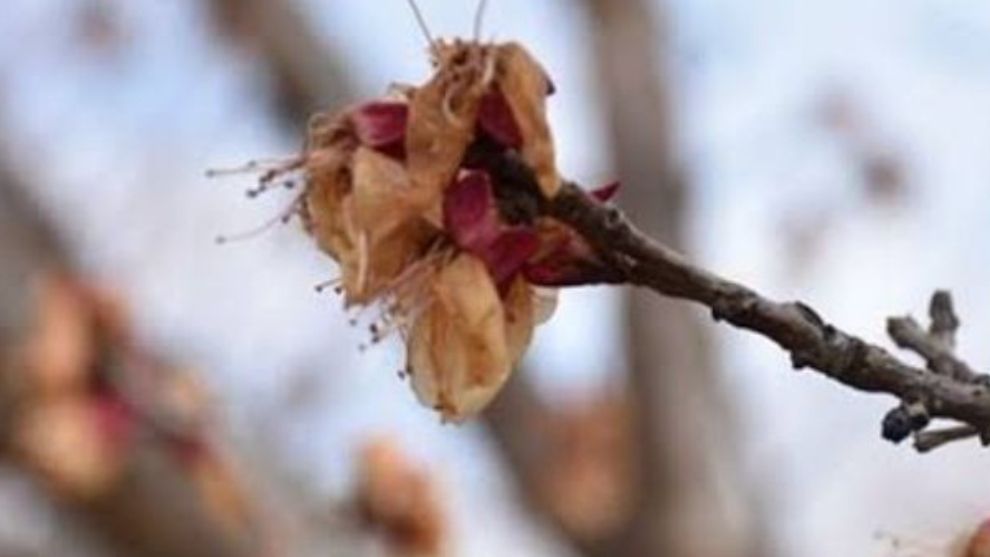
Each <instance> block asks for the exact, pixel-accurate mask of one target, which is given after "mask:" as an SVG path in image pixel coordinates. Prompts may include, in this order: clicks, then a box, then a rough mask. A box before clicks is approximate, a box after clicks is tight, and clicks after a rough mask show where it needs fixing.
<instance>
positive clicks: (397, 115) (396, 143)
mask: <svg viewBox="0 0 990 557" xmlns="http://www.w3.org/2000/svg"><path fill="white" fill-rule="evenodd" d="M350 118H351V123H352V124H353V125H354V133H355V134H356V135H357V137H358V141H360V142H361V144H362V145H365V146H368V147H372V148H374V149H378V150H380V151H382V152H383V153H385V154H388V155H392V156H396V155H399V154H403V155H404V153H405V136H406V124H407V123H408V121H409V106H408V105H407V104H406V103H402V102H391V101H375V102H370V103H366V104H363V105H361V106H359V107H357V108H356V109H354V111H353V112H351V115H350Z"/></svg>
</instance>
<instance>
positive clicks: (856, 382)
mask: <svg viewBox="0 0 990 557" xmlns="http://www.w3.org/2000/svg"><path fill="white" fill-rule="evenodd" d="M475 155H476V156H478V157H479V159H481V160H483V162H484V164H486V166H488V168H489V171H490V172H492V173H493V175H495V177H496V179H498V180H499V181H500V182H501V183H505V184H511V185H513V186H514V187H515V188H516V189H517V190H518V192H519V195H520V197H524V198H527V201H526V203H529V204H533V203H536V204H537V205H538V206H539V210H540V213H542V214H543V215H546V216H550V217H553V218H555V219H557V220H559V221H562V222H564V223H567V224H568V225H570V226H571V227H573V228H574V229H575V230H576V231H577V232H578V233H580V234H581V235H582V236H583V237H584V238H585V239H586V240H587V241H588V243H589V244H591V246H592V247H593V248H594V249H595V250H596V251H597V252H598V254H599V256H600V257H601V258H602V259H603V260H605V262H606V263H607V264H609V265H611V266H613V267H614V268H615V269H616V270H618V271H620V272H621V273H622V275H623V276H624V277H625V279H626V281H627V282H628V283H630V284H633V285H636V286H641V287H644V288H648V289H650V290H652V291H654V292H656V293H657V294H660V295H663V296H669V297H673V298H681V299H685V300H690V301H694V302H697V303H699V304H702V305H704V306H706V307H708V308H709V309H710V310H711V313H712V316H713V318H714V319H715V320H716V321H726V322H728V323H731V324H732V325H735V326H736V327H739V328H741V329H747V330H749V331H752V332H755V333H757V334H760V335H762V336H764V337H766V338H768V339H770V340H772V341H774V342H775V343H776V344H777V345H778V346H780V347H781V348H782V349H784V350H785V351H786V352H788V353H789V354H790V357H791V364H792V365H793V367H794V368H795V369H801V368H810V369H814V370H817V371H818V372H820V373H822V374H823V375H825V376H827V377H829V378H831V379H834V380H836V381H838V382H840V383H843V384H845V385H847V386H849V387H852V388H854V389H857V390H860V391H864V392H869V393H886V394H889V395H892V396H894V397H896V398H898V399H899V400H900V401H901V403H902V406H903V407H904V408H907V409H917V408H923V409H924V418H925V419H924V420H921V419H919V417H918V414H919V413H918V412H917V411H913V413H910V415H907V419H906V420H904V423H906V424H908V427H910V428H911V429H907V430H905V431H900V432H892V433H896V435H886V433H887V425H888V424H886V423H885V436H887V437H888V438H889V439H891V440H893V441H900V440H902V439H903V438H905V437H907V436H908V435H910V434H911V433H912V430H913V431H918V430H919V429H921V427H924V425H927V423H928V420H929V419H932V418H947V419H951V420H955V421H957V422H960V423H962V424H966V425H969V426H971V427H973V428H974V429H976V430H978V431H990V386H988V384H987V381H986V376H984V375H981V374H977V373H976V372H974V371H972V370H971V369H970V368H969V366H968V365H966V364H964V363H963V362H961V361H958V360H956V359H955V357H954V356H951V353H949V355H950V356H951V357H952V359H953V361H954V362H953V365H952V367H953V370H954V372H953V373H936V372H934V371H933V370H929V369H925V368H921V367H917V366H913V365H910V364H907V363H905V362H903V361H901V360H900V359H898V358H896V357H895V356H893V355H892V354H891V353H889V352H888V351H887V350H885V349H884V348H882V347H880V346H877V345H875V344H871V343H868V342H866V341H865V340H863V339H861V338H859V337H857V336H855V335H852V334H850V333H847V332H845V331H843V330H842V329H839V328H838V327H836V326H834V325H832V324H830V323H828V322H827V321H826V320H825V319H824V318H823V317H821V316H819V314H818V312H816V311H815V310H813V309H812V308H811V307H809V306H808V305H807V304H805V303H803V302H800V301H789V302H779V301H775V300H771V299H769V298H767V297H765V296H763V295H761V294H760V293H758V292H756V291H755V290H753V289H751V288H749V287H747V286H744V285H742V284H739V283H737V282H733V281H731V280H727V279H725V278H722V277H720V276H718V275H717V274H715V273H713V272H711V271H709V270H707V269H704V268H702V267H699V266H696V265H694V264H692V263H691V262H690V261H689V260H688V259H687V258H685V257H684V256H683V255H681V254H680V253H678V252H676V251H674V250H673V249H671V248H669V247H668V246H666V245H664V244H662V243H660V242H658V241H656V240H654V239H652V238H649V237H647V236H646V235H645V234H643V233H642V232H640V231H639V230H638V229H637V228H636V227H635V226H634V225H633V224H632V223H631V222H629V220H628V219H627V218H626V216H625V215H624V214H623V213H622V212H621V211H620V210H619V209H618V208H617V207H614V206H611V205H603V204H600V203H598V202H596V201H595V200H593V199H592V198H591V197H590V196H588V195H587V194H585V193H584V191H583V190H582V188H580V187H579V186H578V185H576V184H574V183H565V184H564V186H563V188H562V189H561V191H560V192H558V193H557V195H556V196H555V197H554V198H553V199H550V200H546V199H543V198H542V197H540V196H539V193H538V191H539V190H538V188H537V187H536V182H535V180H534V179H533V175H532V172H531V171H530V169H529V168H527V167H526V166H525V164H523V163H522V162H521V161H520V160H519V159H518V158H516V157H513V156H498V155H490V154H485V153H475ZM938 296H939V297H944V296H946V295H945V294H944V293H943V294H939V295H938ZM950 303H951V302H950ZM943 304H944V300H943V301H942V302H939V305H943ZM899 323H901V324H902V325H906V326H907V327H908V328H909V329H910V328H911V327H910V322H906V321H902V322H899ZM946 323H948V321H946ZM914 326H917V324H916V323H915V324H914ZM949 329H952V327H947V328H946V329H945V330H946V331H948V330H949ZM904 340H905V338H903V337H902V338H901V339H900V340H899V341H898V342H899V343H901V342H903V341H904ZM904 345H905V346H907V347H910V348H912V349H916V350H923V351H924V352H925V353H926V354H929V355H931V356H938V357H941V356H943V355H944V354H943V352H945V350H944V349H943V350H942V351H938V350H935V348H934V347H932V346H928V345H927V344H925V343H923V342H921V340H920V339H911V340H909V341H908V342H906V343H905V344H904ZM963 371H964V372H965V373H963ZM895 411H896V410H895Z"/></svg>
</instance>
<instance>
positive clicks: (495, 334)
mask: <svg viewBox="0 0 990 557" xmlns="http://www.w3.org/2000/svg"><path fill="white" fill-rule="evenodd" d="M433 294H434V300H433V302H432V303H431V304H430V306H429V307H428V308H427V309H426V310H425V311H424V312H423V314H422V315H421V316H419V318H418V319H417V320H416V323H415V324H414V325H413V329H412V331H411V333H410V335H409V339H408V342H407V347H408V348H407V349H408V363H409V368H410V372H411V376H412V385H413V389H414V390H415V392H416V395H417V397H418V398H419V400H420V402H422V403H423V404H425V405H427V406H430V407H432V408H435V409H437V410H439V411H440V412H441V413H442V415H443V418H444V419H445V420H451V421H461V420H463V419H465V418H467V417H468V416H470V415H472V414H475V413H477V412H478V411H479V410H481V409H482V408H484V407H485V405H487V404H488V403H489V402H490V401H491V400H492V398H493V397H494V396H495V394H496V393H497V392H498V390H499V389H500V388H501V387H502V385H503V383H505V380H506V379H507V378H508V377H509V372H510V371H511V369H512V361H511V357H510V356H511V354H510V353H509V346H508V343H507V338H506V337H507V334H506V325H505V323H506V320H505V312H504V311H503V308H502V301H501V299H499V295H498V291H497V290H496V288H495V285H494V284H493V283H492V280H491V278H490V277H489V275H488V271H487V269H486V268H485V265H484V263H482V262H481V260H479V259H477V258H476V257H474V256H472V255H469V254H464V253H462V254H461V255H458V256H457V258H456V259H454V261H453V262H451V263H450V264H448V265H446V266H445V267H443V268H441V269H440V270H439V271H438V272H437V276H436V277H435V279H434V282H433ZM513 336H515V337H516V339H515V341H514V342H515V343H516V344H520V343H521V341H522V338H521V337H522V335H521V334H520V332H519V331H514V332H513Z"/></svg>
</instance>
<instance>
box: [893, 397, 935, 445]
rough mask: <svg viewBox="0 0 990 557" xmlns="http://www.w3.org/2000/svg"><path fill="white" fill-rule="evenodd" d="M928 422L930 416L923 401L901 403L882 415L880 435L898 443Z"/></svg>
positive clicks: (923, 427) (921, 428) (925, 425)
mask: <svg viewBox="0 0 990 557" xmlns="http://www.w3.org/2000/svg"><path fill="white" fill-rule="evenodd" d="M929 423H931V416H930V415H929V414H928V408H926V407H925V405H924V404H923V403H921V402H912V403H907V404H901V405H900V406H898V407H897V408H894V409H893V410H891V411H890V412H888V413H887V415H886V416H884V418H883V427H882V431H881V435H883V438H884V439H886V440H888V441H890V442H892V443H900V442H901V441H904V440H905V439H907V438H908V437H909V436H910V435H911V434H912V433H915V432H917V431H921V430H923V429H925V428H926V427H928V424H929Z"/></svg>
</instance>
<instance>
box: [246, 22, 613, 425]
mask: <svg viewBox="0 0 990 557" xmlns="http://www.w3.org/2000/svg"><path fill="white" fill-rule="evenodd" d="M432 54H433V63H434V68H435V71H434V74H433V76H432V78H431V79H430V80H429V81H427V82H426V83H425V84H424V85H422V86H421V87H407V88H405V89H404V90H403V91H402V92H401V93H400V94H398V95H397V96H395V97H394V98H389V99H384V100H380V101H374V102H369V103H365V104H360V105H357V106H355V107H352V108H350V109H348V110H345V111H343V112H342V113H340V114H338V115H335V116H328V115H318V116H316V117H315V118H314V119H313V120H312V122H311V124H310V127H309V133H308V138H307V141H306V145H305V148H304V151H303V154H302V155H301V156H300V157H299V158H298V159H296V160H293V161H291V162H290V163H288V164H286V165H284V166H282V167H280V168H277V169H275V170H274V171H272V172H270V173H269V174H268V175H267V176H265V177H264V178H263V179H262V180H263V182H266V183H268V182H272V181H274V180H277V179H279V178H280V177H282V176H284V175H285V174H286V173H289V172H296V171H298V172H300V173H301V174H302V176H303V179H304V181H305V184H306V187H305V191H304V192H303V193H302V195H301V198H300V206H299V212H300V214H301V215H302V217H303V222H304V225H305V226H306V228H307V230H308V231H309V233H310V234H312V235H313V237H314V238H315V239H316V241H317V243H318V245H319V247H320V248H321V249H322V250H323V251H324V252H326V253H327V254H329V255H330V256H331V257H332V258H333V259H335V260H336V261H337V262H338V264H339V266H340V272H341V276H340V279H339V284H338V289H339V291H341V292H342V293H343V295H344V300H345V304H346V305H348V306H367V305H370V304H373V303H380V304H381V307H382V308H384V311H383V316H382V318H381V319H380V321H378V322H376V323H375V324H374V325H373V326H372V333H373V335H374V338H375V340H378V339H380V338H382V337H383V336H384V335H385V334H386V333H388V332H391V331H396V330H397V331H398V332H400V333H401V335H402V336H403V338H404V339H405V341H406V345H407V362H408V363H407V371H408V374H409V375H410V377H411V382H412V385H413V388H414V390H415V392H416V395H417V396H418V398H419V399H420V400H421V401H422V402H423V403H424V404H426V405H428V406H430V407H432V408H435V409H436V410H438V411H440V412H441V414H442V416H443V418H444V419H446V420H454V421H458V420H462V419H464V418H466V417H467V416H470V415H472V414H474V413H476V412H478V411H479V410H481V409H482V408H484V406H485V405H486V404H488V403H489V402H490V401H491V399H492V398H493V397H494V396H495V394H496V393H497V392H498V390H499V389H500V387H501V386H502V384H503V383H504V382H505V380H506V379H507V378H508V376H509V373H510V371H511V370H512V368H513V366H514V365H515V364H516V363H517V362H518V361H519V359H520V358H521V357H522V354H523V352H524V351H525V350H526V347H527V346H528V345H529V342H530V339H531V338H532V334H533V329H534V327H535V326H536V324H538V323H539V322H541V321H542V320H543V319H545V318H546V317H547V316H548V314H549V313H550V311H552V305H553V295H552V293H550V292H549V291H548V290H547V288H546V287H559V286H573V285H580V284H589V283H596V282H609V281H613V280H615V279H616V277H615V276H614V275H613V274H612V273H611V272H610V271H609V269H608V267H607V266H605V265H603V264H602V262H601V261H600V260H599V258H598V257H597V255H596V254H595V252H594V250H593V249H592V248H591V247H590V246H589V245H588V244H587V242H585V241H584V239H583V238H581V237H580V236H579V235H578V234H577V233H576V232H574V231H573V230H572V229H571V228H569V227H568V226H566V225H565V224H563V223H561V222H558V221H556V220H554V219H551V218H548V217H543V216H539V215H536V214H532V213H533V211H528V212H527V211H525V210H519V208H518V207H514V206H513V192H512V190H511V188H510V187H509V185H508V184H500V183H498V182H496V181H494V180H493V178H492V173H490V172H489V170H490V169H489V168H486V167H485V166H484V165H480V166H479V165H478V164H476V163H475V164H468V162H467V161H469V160H473V159H472V157H470V156H469V155H470V154H471V153H472V152H473V151H474V150H480V149H485V150H487V151H489V152H490V151H495V152H496V153H498V152H503V153H510V152H511V153H514V154H515V155H516V156H518V157H519V158H520V159H521V160H522V161H524V162H525V163H526V164H527V165H528V166H529V167H530V168H531V169H532V171H533V173H534V176H535V178H536V181H537V183H538V185H539V188H540V192H541V193H542V195H544V196H546V197H547V198H551V197H553V196H554V195H556V193H557V191H558V190H559V188H560V184H561V179H560V176H559V174H558V173H557V169H556V164H555V162H554V147H553V138H552V135H551V132H550V128H549V125H548V123H547V119H546V99H547V97H548V96H549V94H551V93H552V89H553V86H552V84H551V82H550V80H549V78H548V77H547V75H546V73H545V72H544V70H543V68H542V67H541V66H540V65H539V64H538V63H537V62H536V60H535V59H534V58H533V57H532V56H531V55H530V54H529V53H528V52H527V51H526V50H525V49H524V48H523V47H522V46H520V45H518V44H515V43H508V44H500V45H488V44H478V43H466V42H460V41H455V42H452V43H438V44H436V45H434V47H433V49H432ZM614 192H615V187H614V186H609V187H607V188H604V189H602V190H600V191H598V192H594V195H595V196H596V198H598V199H599V200H600V201H603V202H604V201H607V200H608V198H609V197H611V195H612V194H613V193H614Z"/></svg>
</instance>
